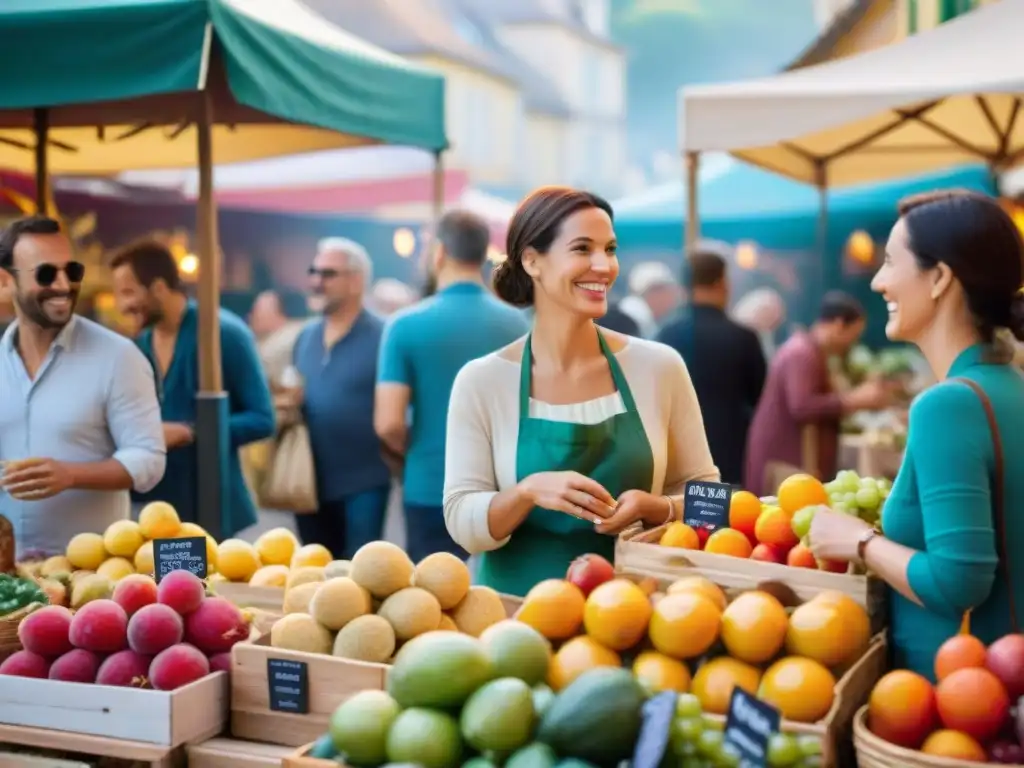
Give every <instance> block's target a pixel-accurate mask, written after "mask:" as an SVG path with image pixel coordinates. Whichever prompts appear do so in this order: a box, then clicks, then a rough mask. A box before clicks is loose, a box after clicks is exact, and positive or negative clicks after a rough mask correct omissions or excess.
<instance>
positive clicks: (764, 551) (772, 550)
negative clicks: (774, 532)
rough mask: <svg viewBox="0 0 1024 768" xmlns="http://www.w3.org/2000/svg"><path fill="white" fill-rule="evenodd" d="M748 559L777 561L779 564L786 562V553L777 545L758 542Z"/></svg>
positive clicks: (766, 561)
mask: <svg viewBox="0 0 1024 768" xmlns="http://www.w3.org/2000/svg"><path fill="white" fill-rule="evenodd" d="M750 559H751V560H760V561H761V562H763V563H779V564H780V565H781V564H783V563H785V562H786V553H785V552H783V551H782V550H780V549H779V548H778V547H773V546H772V545H771V544H758V545H757V546H756V547H754V551H753V552H751V553H750Z"/></svg>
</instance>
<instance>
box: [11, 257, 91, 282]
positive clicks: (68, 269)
mask: <svg viewBox="0 0 1024 768" xmlns="http://www.w3.org/2000/svg"><path fill="white" fill-rule="evenodd" d="M11 272H34V273H35V276H36V284H37V285H38V286H39V287H40V288H49V287H50V286H51V285H53V284H54V283H55V282H57V276H58V275H59V274H60V273H61V272H63V273H64V275H65V276H66V277H67V279H68V282H69V283H80V282H82V278H83V277H85V264H82V263H81V262H80V261H69V262H68V263H67V264H65V265H64V266H63V267H58V266H57V265H56V264H39V265H37V266H36V267H34V268H33V269H12V270H11Z"/></svg>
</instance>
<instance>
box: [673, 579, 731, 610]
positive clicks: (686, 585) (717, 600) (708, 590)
mask: <svg viewBox="0 0 1024 768" xmlns="http://www.w3.org/2000/svg"><path fill="white" fill-rule="evenodd" d="M680 592H696V593H697V594H700V595H704V597H706V598H707V599H708V600H710V601H711V602H712V603H714V604H715V605H716V606H717V607H718V610H719V611H724V610H725V605H726V603H727V602H728V600H726V597H725V592H724V591H723V590H722V588H721V587H720V586H718V585H717V584H715V583H714V582H713V581H711V580H710V579H706V578H704V577H703V576H684V577H683V578H681V579H679V580H678V581H674V582H672V584H671V585H669V588H668V594H670V595H676V594H679V593H680Z"/></svg>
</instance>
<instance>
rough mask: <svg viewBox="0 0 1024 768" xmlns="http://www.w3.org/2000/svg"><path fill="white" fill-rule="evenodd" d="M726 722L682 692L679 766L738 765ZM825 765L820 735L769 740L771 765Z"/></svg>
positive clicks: (675, 745) (676, 742)
mask: <svg viewBox="0 0 1024 768" xmlns="http://www.w3.org/2000/svg"><path fill="white" fill-rule="evenodd" d="M723 728H724V724H723V723H721V722H719V721H718V720H714V719H711V718H708V717H705V716H704V713H703V710H702V708H701V704H700V700H699V699H698V698H697V697H696V696H694V695H693V694H692V693H681V694H679V698H678V699H677V700H676V716H675V720H674V721H673V723H672V732H671V746H672V752H673V754H674V755H675V758H676V763H675V764H676V765H677V766H678V767H679V768H738V767H739V766H740V765H741V764H742V762H743V760H742V757H741V755H740V753H739V751H738V750H737V749H736V748H735V747H734V746H733V745H732V744H729V743H727V742H726V741H725V733H724V731H723ZM820 765H822V748H821V739H820V738H818V737H817V736H791V735H790V734H786V733H776V734H773V735H772V737H771V740H770V741H769V742H768V755H767V766H768V768H818V766H820Z"/></svg>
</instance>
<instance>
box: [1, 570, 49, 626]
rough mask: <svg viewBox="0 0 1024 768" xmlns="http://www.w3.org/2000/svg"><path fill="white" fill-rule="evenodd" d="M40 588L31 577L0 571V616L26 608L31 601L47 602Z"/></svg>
mask: <svg viewBox="0 0 1024 768" xmlns="http://www.w3.org/2000/svg"><path fill="white" fill-rule="evenodd" d="M49 602H50V600H49V598H48V597H47V596H46V593H44V592H43V590H42V588H41V587H40V586H39V584H37V583H36V582H35V581H33V580H32V579H23V578H19V577H17V576H11V575H10V574H8V573H0V618H2V617H4V616H10V615H11V614H12V613H17V612H18V611H20V610H22V609H23V608H28V607H29V606H30V605H32V604H33V603H42V604H44V605H45V604H46V603H49Z"/></svg>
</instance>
